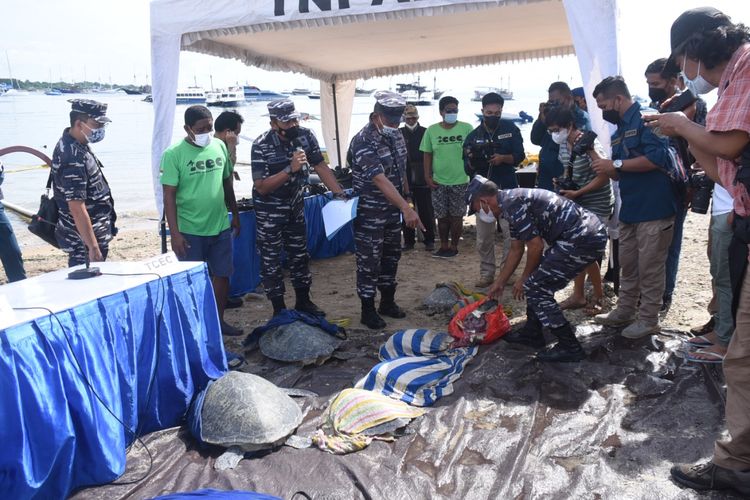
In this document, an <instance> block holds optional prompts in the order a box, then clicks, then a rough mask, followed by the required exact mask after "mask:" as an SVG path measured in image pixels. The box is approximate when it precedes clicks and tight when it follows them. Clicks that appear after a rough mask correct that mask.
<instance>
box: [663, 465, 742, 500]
mask: <svg viewBox="0 0 750 500" xmlns="http://www.w3.org/2000/svg"><path fill="white" fill-rule="evenodd" d="M669 472H670V474H671V475H672V479H674V480H675V482H676V483H677V484H679V485H681V486H687V487H688V488H692V489H694V490H728V489H733V490H735V491H737V492H739V493H742V494H743V495H750V471H745V472H740V471H735V470H731V469H725V468H724V467H720V466H718V465H716V464H715V463H713V462H706V463H705V464H696V465H693V464H679V465H675V466H674V467H672V469H671V470H670V471H669Z"/></svg>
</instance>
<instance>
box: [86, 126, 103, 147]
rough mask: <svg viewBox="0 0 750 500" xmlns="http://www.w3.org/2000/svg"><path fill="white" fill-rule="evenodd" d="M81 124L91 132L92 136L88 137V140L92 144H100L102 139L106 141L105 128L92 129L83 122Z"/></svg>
mask: <svg viewBox="0 0 750 500" xmlns="http://www.w3.org/2000/svg"><path fill="white" fill-rule="evenodd" d="M81 123H82V124H83V126H84V127H86V128H87V129H89V130H90V131H91V134H90V135H89V136H88V137H86V139H87V140H88V141H89V142H90V143H95V142H99V141H101V140H102V139H104V127H99V128H91V127H89V126H88V125H86V124H85V123H83V122H81Z"/></svg>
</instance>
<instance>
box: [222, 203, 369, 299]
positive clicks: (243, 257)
mask: <svg viewBox="0 0 750 500" xmlns="http://www.w3.org/2000/svg"><path fill="white" fill-rule="evenodd" d="M329 200H331V194H330V193H326V194H320V195H316V196H310V197H308V198H305V221H306V222H307V251H308V252H309V253H310V257H311V258H313V259H327V258H330V257H335V256H337V255H340V254H342V253H345V252H354V232H353V230H352V223H351V222H350V223H348V224H347V225H346V226H344V227H343V228H341V230H340V231H339V232H338V233H336V235H335V236H334V237H333V238H332V239H331V240H330V241H329V240H328V239H327V238H326V231H325V227H324V225H323V213H322V210H323V206H324V205H325V204H326V203H328V201H329ZM240 226H241V230H240V235H239V236H238V237H237V238H235V240H234V273H233V274H232V277H231V278H230V281H229V283H230V291H229V293H230V295H232V296H239V295H244V294H246V293H249V292H252V291H254V290H255V289H256V288H257V287H258V285H260V254H259V253H258V247H257V245H256V242H255V212H254V211H252V210H251V211H248V212H241V213H240Z"/></svg>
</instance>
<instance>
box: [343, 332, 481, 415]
mask: <svg viewBox="0 0 750 500" xmlns="http://www.w3.org/2000/svg"><path fill="white" fill-rule="evenodd" d="M453 340H454V339H453V338H452V337H451V336H450V335H448V334H447V333H438V332H433V331H432V330H425V329H417V330H402V331H398V332H396V333H394V334H393V335H392V336H391V338H389V339H388V340H387V341H386V343H385V344H384V345H383V346H382V347H381V348H380V359H382V360H383V361H381V362H380V363H378V364H377V365H375V366H374V367H373V368H372V369H371V370H370V373H368V374H367V375H366V376H365V377H364V378H362V379H361V380H360V381H359V382H357V384H356V385H355V387H357V388H361V389H367V390H370V391H375V392H379V393H381V394H383V395H386V396H389V397H392V398H394V399H398V400H401V401H403V402H405V403H409V404H410V405H414V406H431V405H432V404H434V403H435V401H437V400H438V399H440V398H441V397H443V396H447V395H448V394H451V393H452V392H453V382H455V381H456V380H457V379H458V378H460V377H461V374H462V373H463V371H464V367H465V366H466V364H467V363H468V362H469V361H471V360H472V358H473V357H474V356H475V355H476V353H477V350H478V349H477V347H461V348H457V349H451V348H450V344H451V342H453Z"/></svg>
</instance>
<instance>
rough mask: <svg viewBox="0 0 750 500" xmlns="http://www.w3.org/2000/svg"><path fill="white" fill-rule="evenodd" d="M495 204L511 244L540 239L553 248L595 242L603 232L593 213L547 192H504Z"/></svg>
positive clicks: (543, 190) (518, 190) (529, 190)
mask: <svg viewBox="0 0 750 500" xmlns="http://www.w3.org/2000/svg"><path fill="white" fill-rule="evenodd" d="M497 202H498V204H499V205H500V210H501V217H503V218H504V219H505V220H507V221H508V225H509V227H510V236H511V238H513V239H514V240H521V241H530V240H532V239H534V238H536V237H537V236H539V237H541V238H542V239H543V240H544V241H546V242H547V244H549V245H553V244H554V243H555V242H557V241H568V242H575V241H584V240H587V239H588V238H592V237H597V238H598V237H601V235H602V233H603V232H604V231H605V228H604V225H603V224H602V223H601V222H600V221H599V218H598V217H596V216H595V215H594V214H593V213H591V212H589V211H587V210H586V209H584V208H583V207H581V206H580V205H579V204H578V203H575V202H573V201H571V200H569V199H567V198H563V197H562V196H559V195H556V194H555V193H553V192H551V191H548V190H546V189H522V188H518V189H504V190H501V191H500V192H498V194H497Z"/></svg>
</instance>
